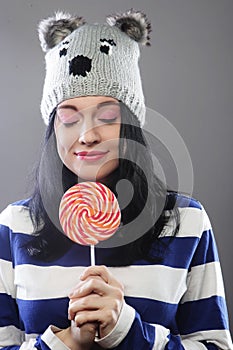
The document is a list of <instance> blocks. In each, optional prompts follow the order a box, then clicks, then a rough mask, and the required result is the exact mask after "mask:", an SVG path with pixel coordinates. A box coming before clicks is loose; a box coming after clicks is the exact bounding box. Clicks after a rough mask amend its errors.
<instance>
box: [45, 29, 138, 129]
mask: <svg viewBox="0 0 233 350" xmlns="http://www.w3.org/2000/svg"><path fill="white" fill-rule="evenodd" d="M139 56H140V50H139V44H138V42H136V41H135V40H133V39H132V38H130V36H128V35H127V34H126V33H124V32H122V31H121V30H120V29H119V28H118V27H116V26H110V25H108V24H83V25H82V26H80V27H78V28H77V29H75V30H74V31H73V32H72V33H71V34H69V35H67V36H66V37H65V38H64V39H63V40H62V41H61V42H60V43H59V44H57V45H56V46H54V47H53V48H51V49H50V50H48V51H47V53H46V55H45V60H46V77H45V83H44V89H43V97H42V102H41V113H42V117H43V119H44V121H45V123H46V124H48V121H49V116H50V114H51V112H52V111H53V109H54V108H55V107H56V106H57V105H58V104H59V103H60V102H62V101H64V100H66V99H70V98H74V97H77V96H88V95H102V96H111V97H113V98H116V99H118V100H120V101H122V102H123V103H124V104H125V105H126V106H127V107H128V108H129V109H130V110H131V111H132V112H133V114H134V115H135V116H136V117H137V118H138V119H139V121H140V123H141V125H143V123H144V119H145V104H144V96H143V90H142V83H141V77H140V71H139V66H138V59H139Z"/></svg>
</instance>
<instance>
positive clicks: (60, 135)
mask: <svg viewBox="0 0 233 350" xmlns="http://www.w3.org/2000/svg"><path fill="white" fill-rule="evenodd" d="M55 136H56V140H57V147H58V149H65V150H69V149H70V148H71V147H72V146H73V144H74V143H75V142H76V140H77V133H76V132H74V130H71V129H70V130H67V129H64V126H62V125H58V126H56V128H55Z"/></svg>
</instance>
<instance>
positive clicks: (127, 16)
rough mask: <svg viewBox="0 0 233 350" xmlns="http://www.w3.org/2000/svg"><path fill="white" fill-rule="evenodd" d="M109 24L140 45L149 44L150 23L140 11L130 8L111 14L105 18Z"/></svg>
mask: <svg viewBox="0 0 233 350" xmlns="http://www.w3.org/2000/svg"><path fill="white" fill-rule="evenodd" d="M106 21H107V23H108V24H109V25H110V26H116V27H118V28H120V30H121V31H122V32H124V33H126V34H127V35H128V36H129V37H130V38H131V39H133V40H135V41H137V42H139V43H141V44H142V45H148V46H149V45H150V42H149V40H150V37H149V33H150V32H151V24H150V22H149V21H148V19H147V17H146V15H145V14H144V13H143V12H142V11H136V10H134V9H130V10H128V11H126V12H124V13H122V14H118V13H117V14H113V15H110V16H108V17H107V18H106Z"/></svg>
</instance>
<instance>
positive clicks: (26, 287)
mask: <svg viewBox="0 0 233 350" xmlns="http://www.w3.org/2000/svg"><path fill="white" fill-rule="evenodd" d="M83 270H84V267H81V266H77V267H68V268H67V267H62V266H48V267H46V266H45V267H44V266H34V265H17V266H16V268H15V284H16V285H17V298H19V299H24V300H33V299H35V300H36V299H49V298H61V297H66V296H67V295H68V294H69V292H70V291H71V290H72V289H73V287H74V286H75V285H76V284H78V282H79V279H80V276H81V274H82V272H83Z"/></svg>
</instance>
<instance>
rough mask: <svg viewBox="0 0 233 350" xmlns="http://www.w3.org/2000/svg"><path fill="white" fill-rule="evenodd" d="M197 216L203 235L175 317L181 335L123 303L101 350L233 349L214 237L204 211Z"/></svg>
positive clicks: (197, 242)
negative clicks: (145, 317)
mask: <svg viewBox="0 0 233 350" xmlns="http://www.w3.org/2000/svg"><path fill="white" fill-rule="evenodd" d="M197 212H199V214H198V215H201V220H200V221H201V222H200V226H201V227H200V235H199V238H198V239H197V240H195V242H196V243H195V245H194V246H193V248H192V256H190V262H189V266H187V268H188V269H189V272H188V274H187V281H186V292H185V293H184V295H183V298H182V300H180V303H179V305H178V310H177V314H176V320H177V326H178V329H179V334H172V332H171V331H170V329H168V328H166V327H164V326H162V325H161V324H150V323H147V322H144V321H143V320H142V318H141V316H140V314H139V313H138V312H136V310H134V309H133V308H132V307H131V306H129V305H127V304H126V303H125V302H124V303H123V306H122V309H121V312H120V314H119V316H118V319H117V322H116V323H115V325H114V326H113V327H111V328H110V329H109V332H108V333H106V334H105V335H102V336H101V338H100V339H99V340H97V341H96V342H97V343H98V344H99V345H100V346H101V347H103V348H106V349H110V348H114V349H115V348H116V349H119V350H128V349H132V350H133V349H138V348H140V349H145V350H152V349H153V350H168V349H169V350H183V349H185V350H198V349H200V350H206V349H209V350H219V349H221V350H230V349H233V346H232V341H231V337H230V333H229V327H228V316H227V311H226V304H225V296H224V289H223V282H222V274H221V270H220V265H219V261H218V255H217V250H216V245H215V241H214V237H213V233H212V230H211V227H210V223H209V220H208V217H207V215H206V213H205V212H204V210H203V209H202V211H201V212H200V211H199V209H198V210H197ZM200 213H201V214H200ZM155 319H156V316H155ZM112 325H113V324H112Z"/></svg>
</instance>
